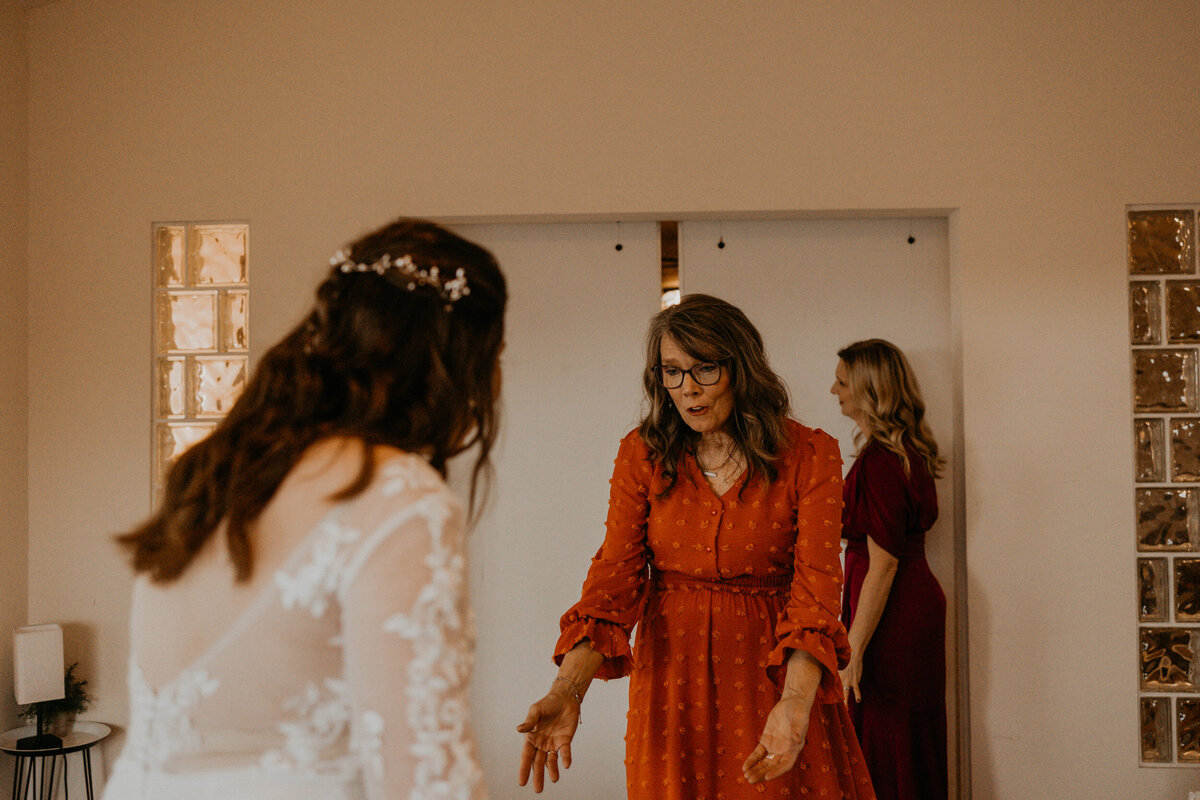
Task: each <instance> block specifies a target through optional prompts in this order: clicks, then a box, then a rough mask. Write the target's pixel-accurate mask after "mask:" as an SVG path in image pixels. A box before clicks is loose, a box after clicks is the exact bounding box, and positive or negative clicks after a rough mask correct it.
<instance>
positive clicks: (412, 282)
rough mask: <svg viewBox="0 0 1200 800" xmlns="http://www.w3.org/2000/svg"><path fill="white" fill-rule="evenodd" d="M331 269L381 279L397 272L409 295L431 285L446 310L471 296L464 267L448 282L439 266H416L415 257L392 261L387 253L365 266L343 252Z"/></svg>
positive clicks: (332, 261) (335, 259)
mask: <svg viewBox="0 0 1200 800" xmlns="http://www.w3.org/2000/svg"><path fill="white" fill-rule="evenodd" d="M329 266H331V267H335V268H337V269H338V270H339V271H341V272H374V273H375V274H377V275H381V276H382V275H387V274H388V273H389V272H391V273H394V274H396V275H398V276H400V277H401V278H404V279H406V280H407V282H406V283H402V284H400V285H402V286H403V288H405V289H407V290H408V291H410V292H411V291H413V290H414V289H416V288H417V287H418V286H429V287H431V288H433V289H436V290H437V292H438V294H440V295H441V296H442V299H443V300H445V301H446V304H447V305H446V307H447V308H449V307H450V305H449V304H450V303H454V302H456V301H458V300H459V299H460V298H462V297H465V296H466V295H469V294H470V293H471V287H469V286H467V276H466V274H465V273H464V272H463V269H462V267H459V268H458V269H457V270H455V272H454V277H453V278H450V279H449V280H447V279H446V278H444V277H443V276H442V275H441V274H440V273H439V272H438V268H437V267H436V266H432V267H430V268H429V269H424V268H422V267H418V266H417V265H416V264H415V263H413V260H412V256H409V255H403V256H400V257H399V258H396V259H393V258H392V256H391V254H390V253H384V254H383V256H382V257H381V258H380V259H379V260H377V261H375V262H373V263H370V264H364V263H362V262H360V261H354V260H353V259H351V258H350V256H348V255H347V254H346V252H345V251H344V250H339V251H337V252H336V253H334V254H333V258H331V259H329Z"/></svg>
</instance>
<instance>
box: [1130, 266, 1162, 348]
mask: <svg viewBox="0 0 1200 800" xmlns="http://www.w3.org/2000/svg"><path fill="white" fill-rule="evenodd" d="M1129 342H1130V344H1162V290H1161V288H1160V287H1159V285H1158V284H1157V283H1151V282H1149V281H1133V282H1131V283H1130V284H1129Z"/></svg>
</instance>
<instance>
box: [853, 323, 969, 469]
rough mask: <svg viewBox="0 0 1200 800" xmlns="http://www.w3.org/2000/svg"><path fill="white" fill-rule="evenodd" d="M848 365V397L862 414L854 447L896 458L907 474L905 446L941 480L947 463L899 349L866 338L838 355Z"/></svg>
mask: <svg viewBox="0 0 1200 800" xmlns="http://www.w3.org/2000/svg"><path fill="white" fill-rule="evenodd" d="M838 358H840V359H841V360H842V363H844V364H845V365H846V376H847V379H848V381H847V382H848V384H849V386H850V394H851V397H852V398H853V400H854V404H855V406H856V407H857V408H858V409H859V411H860V413H861V418H860V420H859V429H858V430H856V431H855V432H854V444H855V445H857V446H858V449H859V452H862V449H863V448H864V447H865V446H866V445H867V444H869V443H870V442H872V441H876V442H879V443H880V444H881V445H883V446H884V447H886V448H887V449H888V450H891V451H892V452H893V453H895V454H896V455H897V456H899V457H900V463H901V464H902V465H903V466H904V473H905V474H906V475H907V474H909V473H910V472H911V470H910V464H909V458H908V449H907V448H906V447H905V446H904V445H905V442H906V441H907V442H908V443H909V444H910V445H911V446H912V448H913V449H914V450H916V451H917V453H918V454H919V455H920V456H921V460H922V461H924V462H925V467H926V469H928V470H929V474H930V475H932V476H933V477H935V478H940V477H941V476H942V467H943V466H944V465H945V463H946V460H945V459H944V458H942V457H941V456H940V455H939V454H938V445H937V441H936V440H935V439H934V438H933V431H932V430H930V429H929V424H928V423H927V422H926V421H925V401H924V400H922V399H921V387H920V386H919V385H918V384H917V376H916V375H915V374H913V371H912V367H910V366H909V365H908V359H907V358H905V357H904V353H902V352H901V351H900V348H899V347H896V345H894V344H892V343H891V342H888V341H884V340H883V339H866V340H864V341H861V342H855V343H854V344H851V345H847V346H846V347H843V348H842V349H841V350H839V351H838Z"/></svg>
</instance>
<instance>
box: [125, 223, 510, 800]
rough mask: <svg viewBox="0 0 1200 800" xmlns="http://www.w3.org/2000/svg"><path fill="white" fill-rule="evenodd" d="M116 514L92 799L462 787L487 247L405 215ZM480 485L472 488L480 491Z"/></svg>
mask: <svg viewBox="0 0 1200 800" xmlns="http://www.w3.org/2000/svg"><path fill="white" fill-rule="evenodd" d="M332 265H333V268H332V270H331V272H330V275H329V277H328V278H327V279H326V280H325V281H324V282H323V283H322V284H321V286H320V287H319V289H318V290H317V303H316V306H315V308H314V309H313V311H312V312H311V313H310V314H309V315H308V317H307V318H306V319H305V321H304V322H303V323H302V324H301V325H299V326H298V327H297V328H296V329H295V330H293V331H292V332H291V333H290V334H288V335H287V336H286V337H285V338H284V339H283V340H282V341H281V342H279V343H278V344H277V345H276V346H275V347H273V348H272V349H271V350H270V351H269V352H268V353H267V354H266V355H265V356H264V357H263V359H262V363H261V364H260V366H259V368H258V369H257V370H256V372H255V373H254V375H253V376H252V378H251V379H250V381H249V383H248V385H247V387H246V391H245V393H244V394H243V396H242V398H241V399H240V400H239V401H238V403H237V405H236V406H235V407H234V409H233V410H232V413H231V414H230V415H229V417H228V418H227V419H226V420H225V421H224V422H223V423H222V424H221V425H220V427H218V429H217V430H216V431H215V432H214V433H213V434H212V435H211V436H210V437H209V438H207V439H206V440H204V441H202V442H200V443H199V444H197V445H195V446H194V447H193V448H192V449H191V450H189V451H188V452H187V453H185V454H184V455H183V456H182V457H181V458H180V459H179V461H178V462H177V463H176V464H175V465H174V467H173V468H172V470H171V473H170V476H169V478H168V485H167V490H166V494H165V496H164V499H163V503H162V505H161V507H160V508H159V510H158V511H157V512H156V513H155V514H154V516H153V517H151V518H150V519H149V520H148V521H147V522H146V523H145V524H143V525H142V526H141V527H139V528H138V529H137V530H135V531H133V532H131V533H129V534H127V535H125V536H123V537H121V540H120V541H121V543H122V544H123V545H124V546H125V547H126V548H127V549H128V550H129V552H130V554H131V555H132V560H133V565H134V569H135V571H136V572H137V573H138V577H137V581H136V585H135V589H134V599H133V612H132V623H131V628H132V637H131V648H130V650H131V657H130V665H129V686H130V697H131V709H130V721H129V732H128V739H127V741H126V745H125V749H124V751H123V752H122V753H121V756H120V758H119V759H118V761H117V763H116V765H115V767H114V769H113V773H112V776H111V778H110V780H109V782H108V785H107V787H106V790H105V794H104V798H105V800H127V799H130V798H155V799H156V800H157V799H158V798H170V799H171V800H210V798H211V800H216V799H217V798H221V800H226V799H227V798H243V797H245V798H255V800H283V799H284V798H286V799H287V800H318V799H319V800H350V799H351V798H354V799H355V800H362V799H367V800H377V799H381V798H388V800H393V799H399V798H410V799H411V800H441V799H442V798H445V799H447V800H450V799H454V800H477V799H478V798H482V797H483V796H484V788H483V781H482V776H481V774H480V769H479V766H478V763H477V761H476V758H475V753H474V744H473V741H472V736H471V733H470V730H469V724H468V716H469V715H468V708H467V684H468V681H469V679H470V671H471V660H472V647H473V639H472V627H471V622H470V614H469V610H468V608H467V604H466V574H465V566H464V560H463V559H464V549H465V548H464V541H463V537H464V524H465V523H464V513H463V509H462V507H461V505H460V503H459V502H458V500H457V499H456V498H455V497H454V496H452V495H451V494H450V492H449V491H448V489H447V488H446V484H445V480H444V476H445V470H446V462H447V460H448V459H449V458H451V457H452V456H454V455H456V454H458V453H460V452H462V451H463V450H465V449H467V448H469V447H472V446H474V447H475V448H476V461H475V466H474V472H473V480H472V490H471V494H472V496H474V494H475V479H477V478H479V477H480V476H481V475H482V474H483V473H485V472H486V470H487V468H488V452H489V450H490V448H491V445H492V442H493V440H494V437H495V432H496V400H497V394H498V391H499V380H500V369H499V354H500V350H501V348H502V346H503V315H504V307H505V303H506V289H505V283H504V278H503V275H502V274H501V272H500V269H499V267H498V266H497V264H496V262H495V260H494V259H493V258H492V256H491V254H489V253H488V252H487V251H485V250H483V249H482V248H479V247H477V246H476V245H474V244H471V243H470V242H466V241H465V240H463V239H460V238H459V237H457V236H455V235H454V234H451V233H450V232H448V231H446V230H444V229H442V228H440V227H438V226H436V225H433V224H431V223H427V222H421V221H417V220H400V221H398V222H396V223H393V224H392V225H390V226H388V227H386V228H383V229H382V230H380V231H377V232H375V233H373V234H370V235H368V236H366V237H364V238H363V239H360V240H359V241H358V242H356V243H355V244H353V245H352V246H351V247H350V248H349V250H348V252H346V253H338V254H337V256H335V257H334V259H333V261H332ZM472 499H473V498H472Z"/></svg>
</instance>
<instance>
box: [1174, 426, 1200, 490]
mask: <svg viewBox="0 0 1200 800" xmlns="http://www.w3.org/2000/svg"><path fill="white" fill-rule="evenodd" d="M1171 479H1172V480H1176V481H1187V482H1195V481H1200V419H1172V420H1171Z"/></svg>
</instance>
